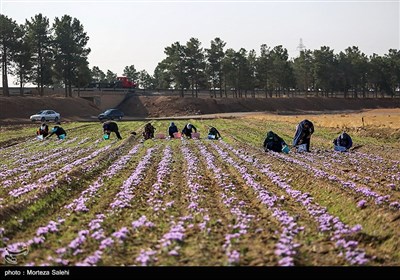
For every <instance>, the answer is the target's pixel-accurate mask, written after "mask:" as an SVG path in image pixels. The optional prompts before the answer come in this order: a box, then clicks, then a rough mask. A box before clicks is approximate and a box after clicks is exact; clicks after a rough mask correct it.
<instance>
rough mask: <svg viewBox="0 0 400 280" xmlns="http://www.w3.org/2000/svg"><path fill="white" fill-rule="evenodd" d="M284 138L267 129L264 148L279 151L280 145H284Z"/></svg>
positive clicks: (280, 149)
mask: <svg viewBox="0 0 400 280" xmlns="http://www.w3.org/2000/svg"><path fill="white" fill-rule="evenodd" d="M285 145H286V143H285V140H283V139H282V138H281V137H279V136H278V134H276V133H274V132H272V131H269V132H268V133H267V136H266V137H265V140H264V150H265V151H266V150H271V151H274V152H281V151H282V147H283V146H285Z"/></svg>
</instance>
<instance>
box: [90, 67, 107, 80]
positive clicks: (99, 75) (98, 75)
mask: <svg viewBox="0 0 400 280" xmlns="http://www.w3.org/2000/svg"><path fill="white" fill-rule="evenodd" d="M90 74H91V82H105V81H106V74H104V72H103V71H101V70H100V68H99V67H98V66H93V67H92V70H91V71H90Z"/></svg>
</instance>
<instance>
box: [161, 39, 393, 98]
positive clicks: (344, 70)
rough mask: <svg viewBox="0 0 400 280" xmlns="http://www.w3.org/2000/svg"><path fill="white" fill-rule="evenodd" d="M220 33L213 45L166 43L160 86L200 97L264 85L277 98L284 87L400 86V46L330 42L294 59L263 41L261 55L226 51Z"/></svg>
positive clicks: (361, 89)
mask: <svg viewBox="0 0 400 280" xmlns="http://www.w3.org/2000/svg"><path fill="white" fill-rule="evenodd" d="M225 45H226V43H225V42H223V41H222V40H221V39H220V38H215V39H214V40H212V41H211V46H210V48H209V49H207V48H206V49H204V50H203V48H201V43H200V42H199V41H198V40H197V39H195V38H191V39H190V40H189V41H188V42H187V43H186V45H181V44H180V43H179V42H176V43H174V44H172V45H171V46H169V47H167V48H165V54H166V55H167V57H166V58H165V59H164V60H163V61H162V62H160V63H159V64H158V66H157V68H156V69H155V73H154V86H155V87H158V88H168V87H171V86H172V87H174V88H179V89H180V90H181V95H182V96H183V93H184V89H191V90H192V95H194V96H197V92H198V90H199V89H209V88H211V89H212V90H213V91H214V96H217V93H218V92H219V95H220V96H221V97H222V96H223V95H225V96H227V93H228V92H229V91H232V92H233V94H234V96H235V97H242V96H243V94H244V95H245V96H247V94H250V95H252V96H255V92H256V90H262V91H263V92H264V93H265V96H266V97H268V96H270V97H272V95H273V94H274V93H275V94H276V95H278V94H280V93H281V92H288V91H291V90H294V91H316V92H317V93H318V92H321V94H324V95H326V96H329V94H333V93H336V92H343V93H344V95H345V97H348V96H349V92H351V94H352V96H354V97H359V96H360V94H362V96H364V97H365V96H366V93H367V91H374V92H375V93H378V92H381V93H382V94H383V93H387V94H390V95H392V96H393V95H394V93H395V92H396V91H398V90H399V87H400V51H399V50H395V49H390V50H389V53H388V54H385V55H384V56H378V55H376V54H374V55H372V56H370V57H368V56H367V55H365V54H364V53H362V52H361V51H360V50H359V49H358V47H354V46H353V47H349V48H347V49H346V50H345V51H344V52H340V53H339V54H334V51H333V50H332V49H330V48H329V47H326V46H323V47H321V48H320V49H319V50H314V51H311V50H303V51H301V52H300V55H299V56H298V57H296V58H294V59H289V56H288V51H287V49H285V48H283V47H282V46H275V47H273V48H271V47H268V46H267V45H262V46H261V49H260V55H259V56H257V55H256V52H255V51H254V50H251V51H246V50H245V49H243V48H241V49H240V50H239V51H235V50H233V49H227V50H224V47H225Z"/></svg>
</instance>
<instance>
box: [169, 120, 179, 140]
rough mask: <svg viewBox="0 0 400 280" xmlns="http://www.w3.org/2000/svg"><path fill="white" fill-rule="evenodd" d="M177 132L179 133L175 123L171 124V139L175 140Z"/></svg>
mask: <svg viewBox="0 0 400 280" xmlns="http://www.w3.org/2000/svg"><path fill="white" fill-rule="evenodd" d="M176 132H178V127H177V126H176V125H175V124H174V122H171V124H170V125H169V127H168V134H169V137H171V138H174V133H176Z"/></svg>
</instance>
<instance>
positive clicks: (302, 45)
mask: <svg viewBox="0 0 400 280" xmlns="http://www.w3.org/2000/svg"><path fill="white" fill-rule="evenodd" d="M305 49H306V46H305V45H304V44H303V39H302V38H300V43H299V45H298V46H297V50H298V51H299V54H300V53H301V52H302V51H305Z"/></svg>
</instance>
